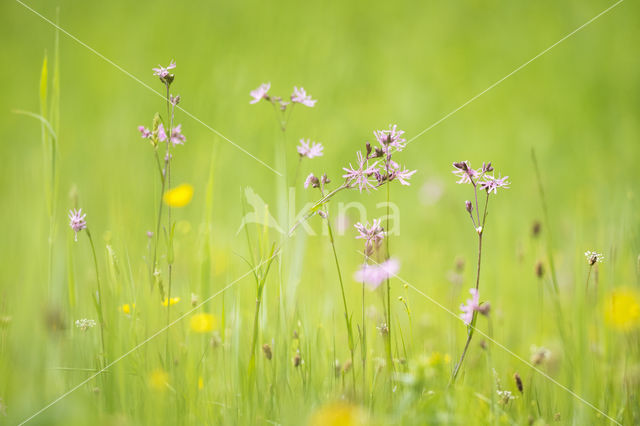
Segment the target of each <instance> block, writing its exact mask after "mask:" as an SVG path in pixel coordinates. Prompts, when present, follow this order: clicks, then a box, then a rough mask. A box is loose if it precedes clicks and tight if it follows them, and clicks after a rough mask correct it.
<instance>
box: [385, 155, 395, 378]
mask: <svg viewBox="0 0 640 426" xmlns="http://www.w3.org/2000/svg"><path fill="white" fill-rule="evenodd" d="M388 173H389V166H388V164H387V174H388ZM390 192H391V185H389V184H387V238H385V243H386V246H387V260H389V258H390V257H391V255H390V251H389V234H388V232H389V221H390V219H391V218H390V210H389V201H390V199H391V196H390ZM386 310H387V336H386V342H385V347H386V350H387V362H388V363H389V369H390V371H393V370H394V366H393V355H392V354H391V277H387V309H386Z"/></svg>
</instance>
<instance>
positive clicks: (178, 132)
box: [158, 123, 187, 146]
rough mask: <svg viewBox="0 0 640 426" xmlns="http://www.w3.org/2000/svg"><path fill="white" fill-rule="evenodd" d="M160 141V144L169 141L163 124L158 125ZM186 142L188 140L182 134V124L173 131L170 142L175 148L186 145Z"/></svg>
mask: <svg viewBox="0 0 640 426" xmlns="http://www.w3.org/2000/svg"><path fill="white" fill-rule="evenodd" d="M158 140H159V141H160V142H165V141H166V140H167V132H166V130H165V129H164V126H163V125H162V123H160V124H159V125H158ZM186 140H187V138H186V137H185V136H184V135H183V134H182V124H178V125H177V126H175V127H174V128H172V129H171V138H170V139H169V142H171V144H172V145H173V146H176V145H184V143H185V141H186Z"/></svg>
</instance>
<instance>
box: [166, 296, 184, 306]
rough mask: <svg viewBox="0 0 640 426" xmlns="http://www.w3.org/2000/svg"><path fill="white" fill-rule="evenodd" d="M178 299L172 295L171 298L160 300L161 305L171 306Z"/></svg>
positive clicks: (178, 299)
mask: <svg viewBox="0 0 640 426" xmlns="http://www.w3.org/2000/svg"><path fill="white" fill-rule="evenodd" d="M179 301H180V298H179V297H172V298H171V300H168V299H167V298H166V297H165V298H164V300H163V301H162V306H169V305H171V306H173V305H175V304H176V303H178V302H179Z"/></svg>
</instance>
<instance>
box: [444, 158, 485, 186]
mask: <svg viewBox="0 0 640 426" xmlns="http://www.w3.org/2000/svg"><path fill="white" fill-rule="evenodd" d="M489 164H491V163H489ZM453 167H455V169H456V170H454V171H453V172H452V173H453V174H454V175H456V176H458V177H459V178H460V180H459V181H458V182H456V183H471V182H472V181H473V179H475V178H477V177H478V175H479V174H480V173H481V172H482V170H481V171H476V170H473V169H472V168H471V166H470V165H469V162H468V161H461V162H459V163H453Z"/></svg>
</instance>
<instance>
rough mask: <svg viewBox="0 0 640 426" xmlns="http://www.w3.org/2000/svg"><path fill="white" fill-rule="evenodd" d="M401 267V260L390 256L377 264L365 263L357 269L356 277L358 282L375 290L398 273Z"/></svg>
mask: <svg viewBox="0 0 640 426" xmlns="http://www.w3.org/2000/svg"><path fill="white" fill-rule="evenodd" d="M399 269H400V262H398V261H397V260H396V259H393V258H390V259H387V260H386V261H384V262H382V263H379V264H377V265H369V264H366V263H365V264H363V265H362V267H361V268H360V269H359V270H358V271H356V273H355V276H354V278H355V280H356V281H358V282H362V283H365V284H367V285H368V286H369V288H370V289H371V290H375V289H377V288H378V287H379V286H380V284H382V283H383V282H384V281H386V280H388V279H390V278H391V277H393V276H394V275H396V274H397V273H398V270H399Z"/></svg>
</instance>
